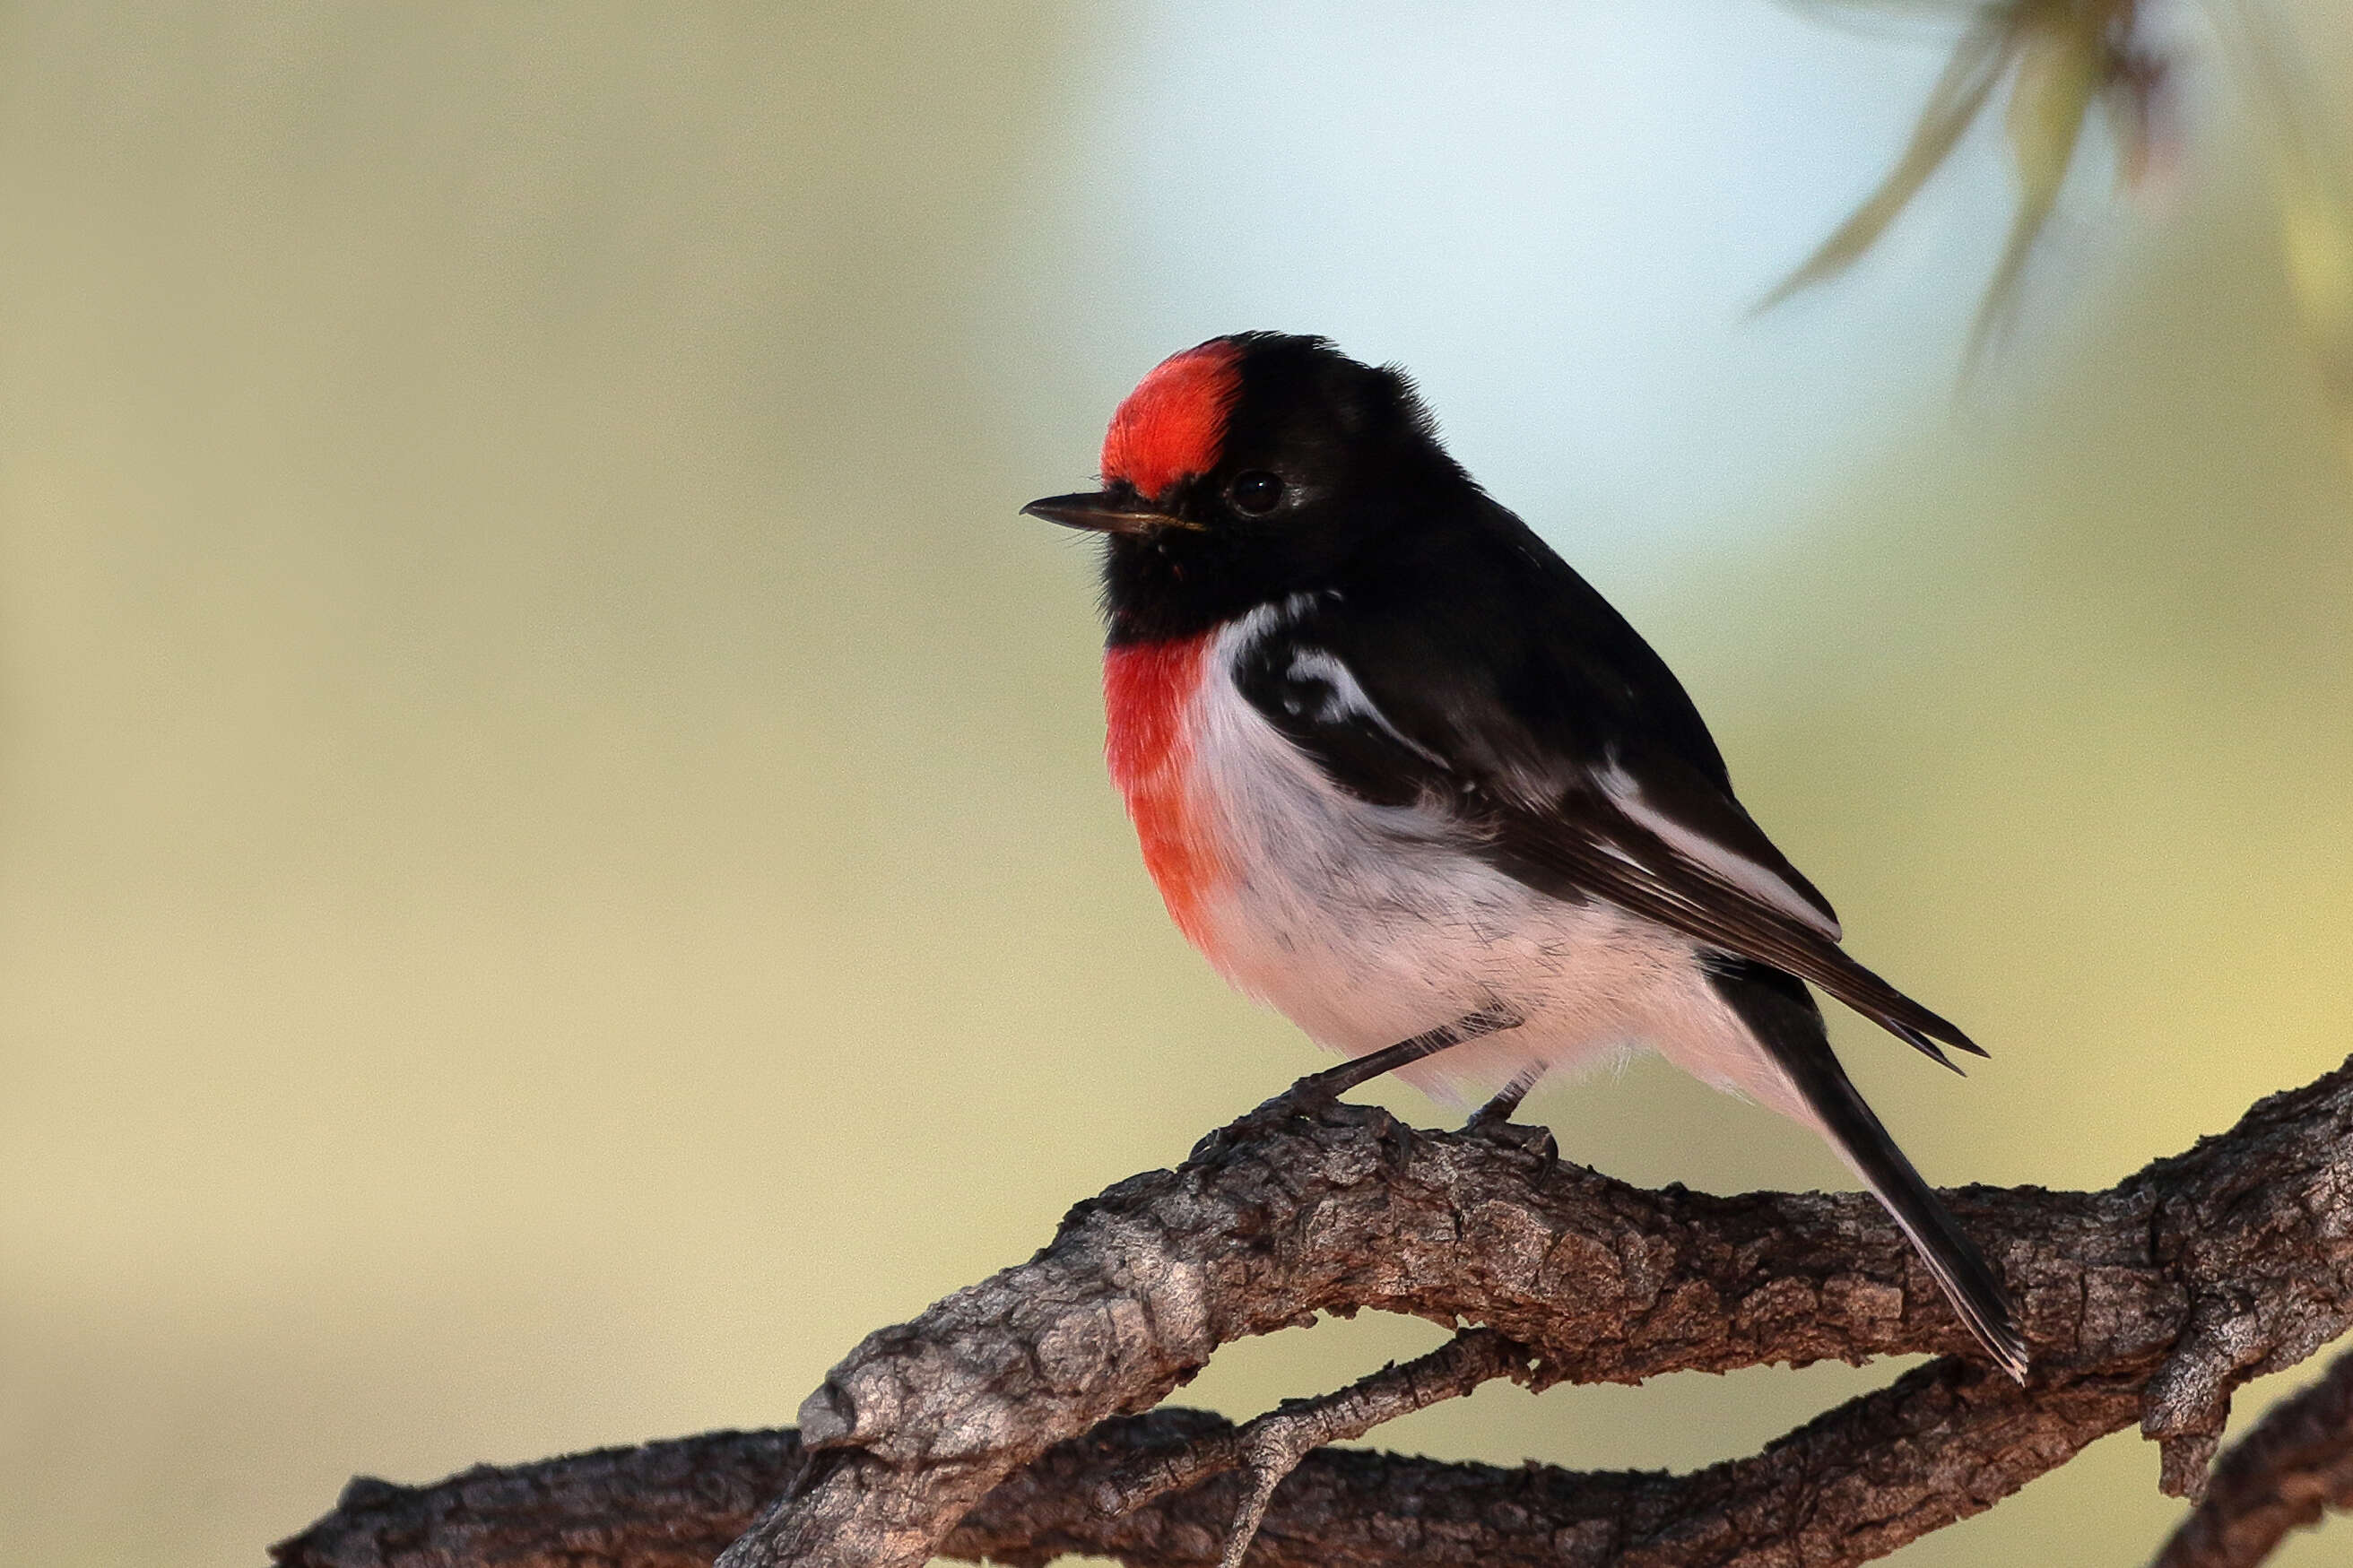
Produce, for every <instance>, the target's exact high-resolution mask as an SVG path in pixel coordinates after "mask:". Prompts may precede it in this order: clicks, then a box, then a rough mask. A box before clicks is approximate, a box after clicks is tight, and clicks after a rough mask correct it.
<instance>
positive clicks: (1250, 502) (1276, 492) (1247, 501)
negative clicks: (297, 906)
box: [1226, 468, 1282, 517]
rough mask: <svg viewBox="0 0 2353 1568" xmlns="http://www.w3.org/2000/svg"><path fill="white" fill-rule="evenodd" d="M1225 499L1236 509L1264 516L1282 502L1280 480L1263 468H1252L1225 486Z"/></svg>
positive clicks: (1252, 514) (1254, 515) (1252, 515)
mask: <svg viewBox="0 0 2353 1568" xmlns="http://www.w3.org/2000/svg"><path fill="white" fill-rule="evenodd" d="M1226 499H1227V500H1229V501H1231V502H1232V503H1233V508H1234V510H1236V511H1239V512H1245V513H1247V514H1249V515H1250V516H1251V517H1264V516H1265V515H1266V514H1267V513H1268V512H1271V511H1272V510H1274V509H1275V508H1276V507H1279V506H1281V505H1282V480H1281V479H1277V478H1276V477H1275V476H1274V475H1272V474H1270V473H1268V472H1267V471H1266V470H1265V469H1264V468H1252V469H1251V470H1250V472H1249V473H1247V474H1243V475H1240V477H1238V478H1237V479H1235V480H1234V482H1233V483H1232V484H1230V485H1228V486H1227V487H1226Z"/></svg>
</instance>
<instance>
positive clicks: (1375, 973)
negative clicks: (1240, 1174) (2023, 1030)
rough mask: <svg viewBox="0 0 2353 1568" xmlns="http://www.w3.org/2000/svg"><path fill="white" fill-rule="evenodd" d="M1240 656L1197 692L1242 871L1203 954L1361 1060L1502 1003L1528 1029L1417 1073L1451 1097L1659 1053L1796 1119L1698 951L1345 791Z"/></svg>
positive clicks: (1223, 830)
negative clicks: (1239, 669) (1627, 1054)
mask: <svg viewBox="0 0 2353 1568" xmlns="http://www.w3.org/2000/svg"><path fill="white" fill-rule="evenodd" d="M1228 651H1229V650H1228V649H1226V648H1222V647H1221V648H1219V649H1217V650H1215V652H1214V653H1213V654H1212V657H1211V658H1208V660H1207V661H1206V663H1207V665H1208V668H1207V669H1206V670H1205V671H1204V672H1203V679H1202V680H1201V683H1200V685H1199V687H1198V689H1196V691H1195V694H1194V697H1193V701H1194V703H1195V705H1196V707H1195V711H1194V713H1193V715H1192V724H1191V725H1190V731H1191V734H1192V737H1193V744H1192V756H1191V759H1190V768H1189V772H1190V776H1189V778H1188V780H1187V784H1188V786H1189V787H1188V790H1187V794H1188V795H1190V797H1191V801H1192V805H1193V809H1194V810H1195V811H1197V812H1198V813H1199V814H1200V815H1201V816H1202V817H1203V818H1204V819H1205V820H1204V822H1203V826H1206V827H1208V828H1209V829H1210V830H1211V832H1212V834H1213V836H1214V838H1215V840H1216V842H1217V845H1218V848H1219V860H1220V861H1221V862H1222V865H1223V868H1224V872H1225V874H1224V875H1223V876H1222V877H1221V878H1220V879H1219V885H1218V887H1217V888H1216V889H1215V890H1214V891H1213V892H1212V893H1211V894H1210V895H1209V896H1208V898H1206V899H1205V900H1203V903H1202V907H1201V910H1200V916H1201V926H1202V930H1201V931H1200V933H1199V934H1200V936H1201V938H1202V942H1201V945H1202V948H1203V951H1204V952H1206V953H1207V955H1208V958H1209V960H1210V962H1211V963H1213V964H1215V965H1216V966H1217V968H1218V970H1219V972H1220V973H1222V974H1224V975H1225V977H1226V978H1227V979H1228V980H1229V981H1230V982H1231V983H1232V984H1234V985H1235V986H1237V987H1238V988H1239V989H1240V990H1241V991H1243V992H1244V993H1245V994H1249V995H1250V996H1252V997H1255V998H1257V999H1258V1000H1260V1001H1262V1002H1265V1003H1267V1004H1269V1005H1272V1006H1274V1007H1275V1008H1277V1009H1279V1010H1280V1011H1282V1013H1283V1014H1285V1015H1286V1016H1289V1017H1290V1018H1291V1019H1292V1020H1293V1022H1294V1023H1296V1024H1297V1025H1298V1026H1300V1027H1301V1028H1302V1029H1303V1030H1305V1031H1306V1032H1307V1034H1308V1035H1309V1036H1311V1037H1313V1038H1314V1039H1315V1040H1316V1041H1318V1042H1319V1043H1321V1044H1323V1045H1324V1046H1326V1047H1331V1048H1333V1049H1335V1050H1339V1051H1344V1052H1346V1053H1347V1054H1349V1055H1351V1056H1356V1055H1362V1054H1363V1053H1365V1052H1366V1051H1372V1050H1377V1049H1379V1048H1380V1047H1384V1046H1388V1045H1392V1044H1395V1043H1396V1042H1398V1041H1399V1040H1403V1039H1406V1038H1409V1037H1412V1036H1414V1035H1417V1034H1419V1033H1421V1032H1422V1031H1424V1030H1427V1029H1430V1028H1433V1027H1436V1026H1439V1025H1441V1024H1446V1023H1451V1022H1452V1021H1453V1020H1455V1019H1457V1018H1460V1017H1461V1016H1464V1015H1465V1014H1468V1013H1472V1012H1474V1011H1477V1010H1479V1009H1481V1008H1483V1007H1488V1006H1491V1005H1495V1004H1497V1003H1501V1004H1503V1005H1505V1006H1507V1007H1509V1008H1511V1009H1513V1010H1514V1011H1516V1012H1517V1013H1518V1014H1520V1015H1521V1016H1523V1017H1524V1018H1525V1019H1526V1022H1525V1024H1524V1025H1523V1026H1520V1027H1518V1028H1515V1029H1512V1030H1509V1031H1506V1032H1504V1033H1502V1034H1498V1035H1493V1036H1490V1037H1486V1038H1484V1039H1482V1040H1478V1041H1474V1042H1472V1043H1470V1044H1466V1045H1462V1046H1459V1047H1453V1048H1452V1049H1450V1050H1448V1051H1445V1052H1443V1053H1441V1054H1440V1055H1439V1056H1437V1057H1434V1058H1431V1059H1430V1061H1428V1062H1426V1063H1423V1064H1421V1065H1420V1066H1419V1067H1417V1068H1409V1069H1407V1070H1406V1071H1405V1073H1404V1075H1403V1076H1405V1077H1407V1078H1408V1079H1410V1080H1412V1081H1413V1082H1414V1083H1416V1084H1417V1085H1418V1086H1419V1087H1420V1088H1422V1089H1426V1090H1429V1091H1430V1092H1431V1093H1433V1094H1436V1095H1438V1096H1440V1098H1442V1099H1446V1100H1456V1101H1462V1100H1469V1099H1472V1098H1474V1097H1477V1096H1480V1095H1483V1094H1486V1093H1490V1092H1493V1090H1494V1089H1500V1088H1501V1087H1502V1086H1503V1085H1504V1084H1505V1083H1507V1082H1509V1081H1510V1080H1511V1079H1513V1078H1514V1077H1515V1076H1518V1075H1520V1074H1521V1073H1523V1072H1525V1071H1528V1070H1530V1069H1539V1070H1545V1071H1552V1070H1558V1069H1563V1068H1567V1069H1575V1068H1582V1067H1585V1066H1588V1065H1590V1064H1593V1063H1595V1062H1598V1061H1602V1060H1607V1059H1609V1058H1613V1057H1615V1056H1617V1055H1619V1054H1620V1053H1622V1052H1624V1051H1627V1050H1629V1049H1630V1048H1633V1047H1641V1046H1651V1047H1656V1048H1658V1049H1659V1050H1661V1051H1662V1053H1663V1054H1665V1055H1667V1056H1668V1057H1670V1058H1672V1059H1673V1060H1675V1061H1676V1062H1677V1064H1678V1065H1680V1066H1682V1067H1683V1068H1685V1069H1686V1070H1688V1071H1690V1072H1692V1073H1694V1075H1695V1076H1697V1077H1699V1078H1701V1079H1704V1080H1706V1081H1709V1082H1712V1083H1715V1084H1716V1085H1717V1086H1718V1087H1720V1088H1725V1089H1733V1090H1735V1091H1736V1092H1740V1093H1744V1094H1746V1095H1748V1096H1750V1097H1751V1098H1755V1099H1759V1100H1765V1101H1766V1102H1767V1103H1769V1104H1772V1105H1774V1106H1775V1108H1776V1109H1779V1110H1793V1109H1794V1107H1793V1106H1792V1105H1791V1104H1790V1103H1788V1101H1789V1100H1790V1096H1789V1094H1788V1090H1787V1089H1786V1086H1785V1084H1784V1081H1783V1080H1782V1079H1781V1076H1780V1074H1779V1073H1778V1071H1777V1070H1776V1069H1774V1068H1773V1067H1772V1066H1771V1065H1770V1063H1769V1062H1768V1061H1767V1060H1766V1058H1764V1057H1763V1054H1762V1053H1761V1051H1759V1049H1758V1048H1757V1046H1756V1045H1755V1043H1754V1042H1753V1041H1752V1039H1751V1038H1750V1037H1749V1034H1748V1032H1747V1030H1746V1028H1745V1027H1743V1026H1741V1025H1740V1023H1739V1021H1738V1019H1737V1017H1736V1015H1734V1014H1733V1012H1732V1010H1731V1009H1730V1008H1729V1007H1728V1006H1727V1005H1725V1003H1724V1002H1723V1000H1722V999H1721V998H1720V997H1719V996H1718V995H1717V994H1716V993H1715V989H1714V987H1712V986H1711V985H1710V984H1708V982H1707V978H1706V976H1705V975H1704V973H1702V972H1701V970H1700V968H1699V964H1698V959H1697V954H1696V952H1695V951H1694V948H1693V946H1692V944H1691V943H1690V942H1688V941H1687V940H1685V939H1684V938H1683V937H1682V936H1681V935H1679V934H1678V933H1676V932H1674V931H1669V930H1667V929H1666V928H1665V927H1662V926H1660V925H1658V924H1656V923H1654V922H1652V921H1647V920H1644V919H1642V918H1641V917H1640V916H1637V915H1633V914H1630V913H1628V912H1627V911H1625V910H1620V909H1619V908H1617V907H1616V906H1614V905H1611V904H1608V903H1604V902H1601V901H1599V900H1590V901H1587V902H1584V903H1570V902H1567V901H1564V900H1558V899H1555V898H1551V897H1548V896H1546V895H1545V894H1542V893H1539V892H1537V891H1535V889H1532V888H1529V887H1527V886H1526V885H1525V884H1524V883H1521V882H1519V881H1517V880H1515V879H1513V878H1511V877H1509V876H1506V875H1505V874H1504V873H1503V872H1502V871H1499V870H1497V869H1495V868H1493V867H1491V866H1489V865H1487V864H1486V863H1485V862H1484V861H1483V860H1482V859H1480V858H1478V857H1477V856H1476V855H1475V854H1474V853H1472V844H1471V842H1470V840H1469V837H1468V830H1467V829H1465V828H1464V827H1463V826H1461V825H1460V824H1459V823H1457V822H1455V821H1454V820H1452V819H1451V818H1449V817H1448V816H1445V815H1444V814H1443V812H1442V811H1441V810H1440V809H1438V808H1434V807H1433V808H1430V809H1423V808H1420V807H1416V806H1381V805H1371V804H1368V803H1366V801H1363V800H1361V799H1359V798H1357V797H1356V796H1355V795H1350V794H1348V793H1346V792H1345V791H1344V790H1342V789H1340V788H1339V787H1338V786H1337V785H1335V784H1333V783H1332V782H1331V780H1330V779H1329V778H1327V777H1326V776H1325V775H1324V773H1323V771H1322V770H1321V769H1320V768H1319V767H1317V766H1316V764H1315V763H1314V761H1313V760H1312V759H1310V758H1309V757H1307V756H1305V755H1304V754H1303V753H1302V752H1300V751H1299V750H1298V749H1297V748H1296V747H1294V746H1293V745H1292V744H1291V742H1289V741H1288V740H1286V739H1285V738H1284V737H1283V736H1282V734H1281V733H1280V732H1278V731H1276V730H1275V729H1274V728H1273V727H1272V726H1271V724H1269V723H1268V722H1267V721H1266V720H1265V719H1264V718H1263V717H1262V716H1261V714H1260V713H1259V712H1258V710H1256V709H1255V708H1253V707H1252V706H1251V705H1250V703H1249V702H1248V701H1247V700H1245V699H1244V698H1243V697H1242V696H1241V694H1240V692H1239V691H1238V690H1236V689H1235V688H1234V686H1233V684H1232V682H1231V680H1230V679H1229V677H1228V674H1227V671H1228V669H1229V668H1230V661H1229V658H1227V657H1221V656H1224V655H1226V654H1227V653H1228ZM1800 1119H1801V1120H1802V1119H1803V1117H1802V1115H1801V1117H1800Z"/></svg>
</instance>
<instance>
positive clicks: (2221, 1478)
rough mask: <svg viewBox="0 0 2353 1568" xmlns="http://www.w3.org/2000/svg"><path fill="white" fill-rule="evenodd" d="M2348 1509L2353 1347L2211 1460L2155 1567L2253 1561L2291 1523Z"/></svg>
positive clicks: (2227, 1566)
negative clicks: (2202, 1489)
mask: <svg viewBox="0 0 2353 1568" xmlns="http://www.w3.org/2000/svg"><path fill="white" fill-rule="evenodd" d="M2347 1508H2353V1352H2347V1353H2345V1354H2343V1355H2340V1356H2338V1357H2337V1359H2336V1360H2335V1361H2333V1362H2331V1363H2329V1366H2328V1370H2327V1372H2325V1373H2322V1374H2321V1375H2320V1377H2319V1378H2318V1379H2317V1380H2316V1381H2315V1382H2314V1383H2313V1384H2311V1385H2310V1386H2308V1387H2306V1388H2305V1389H2303V1390H2301V1391H2299V1392H2298V1393H2296V1394H2294V1395H2293V1396H2291V1397H2289V1398H2287V1399H2284V1400H2282V1401H2281V1402H2280V1403H2279V1404H2277V1405H2274V1406H2273V1407H2272V1408H2271V1410H2269V1411H2268V1412H2266V1413H2265V1415H2264V1416H2263V1419H2262V1420H2261V1421H2258V1422H2256V1423H2255V1425H2254V1426H2253V1427H2251V1428H2249V1430H2248V1432H2247V1434H2246V1436H2243V1437H2242V1438H2240V1439H2239V1440H2238V1441H2237V1442H2236V1443H2234V1444H2232V1447H2231V1451H2230V1452H2229V1453H2227V1454H2225V1455H2223V1456H2222V1460H2221V1463H2220V1464H2219V1465H2217V1466H2215V1467H2214V1484H2213V1486H2212V1487H2211V1488H2210V1489H2208V1491H2207V1493H2206V1498H2205V1500H2204V1501H2202V1502H2200V1504H2199V1505H2198V1507H2197V1509H2196V1510H2194V1511H2192V1512H2191V1514H2190V1515H2189V1518H2188V1519H2186V1520H2183V1521H2181V1526H2180V1528H2179V1529H2178V1530H2176V1531H2174V1532H2173V1537H2172V1539H2171V1540H2169V1541H2168V1542H2166V1543H2165V1549H2164V1550H2163V1551H2162V1552H2158V1555H2157V1562H2156V1564H2155V1568H2254V1564H2256V1563H2261V1562H2262V1561H2263V1559H2265V1558H2266V1557H2269V1556H2270V1555H2271V1554H2272V1552H2273V1551H2274V1549H2275V1548H2276V1547H2277V1546H2278V1545H2279V1543H2280V1542H2281V1540H2282V1539H2283V1538H2284V1537H2285V1536H2286V1534H2287V1533H2288V1531H2292V1530H2297V1529H2301V1528H2303V1527H2304V1526H2306V1525H2309V1524H2315V1523H2317V1522H2318V1521H2319V1520H2320V1516H2321V1515H2322V1513H2324V1512H2325V1511H2327V1510H2329V1509H2339V1510H2342V1509H2347Z"/></svg>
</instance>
